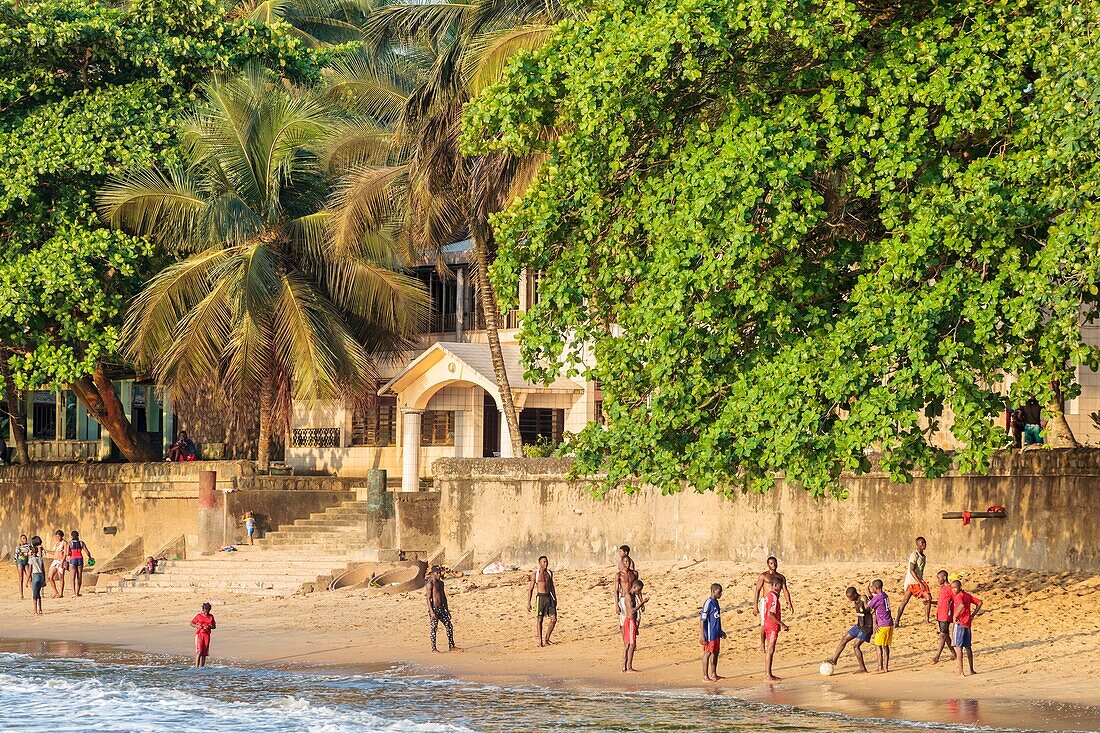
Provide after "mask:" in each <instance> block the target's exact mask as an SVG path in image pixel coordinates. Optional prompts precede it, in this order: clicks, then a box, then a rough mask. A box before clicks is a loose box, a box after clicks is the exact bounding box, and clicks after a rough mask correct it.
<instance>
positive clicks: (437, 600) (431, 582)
mask: <svg viewBox="0 0 1100 733" xmlns="http://www.w3.org/2000/svg"><path fill="white" fill-rule="evenodd" d="M424 591H425V595H426V596H427V599H428V619H429V620H430V622H431V632H430V636H431V639H432V651H433V652H438V651H439V650H438V649H436V648H435V635H436V631H437V629H438V628H439V623H440V622H441V621H442V622H443V626H444V628H446V629H447V651H451V650H452V649H454V648H455V631H454V626H453V625H452V624H451V609H450V608H449V607H448V606H447V592H446V590H445V589H444V587H443V568H441V567H439V566H438V565H433V566H432V574H431V577H429V578H428V582H426V583H425V584H424Z"/></svg>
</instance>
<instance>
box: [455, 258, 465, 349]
mask: <svg viewBox="0 0 1100 733" xmlns="http://www.w3.org/2000/svg"><path fill="white" fill-rule="evenodd" d="M465 320H466V268H465V267H462V266H459V268H458V271H457V272H456V273H455V337H456V338H458V340H459V341H461V340H462V334H463V331H464V325H465V324H464V323H463V322H464V321H465Z"/></svg>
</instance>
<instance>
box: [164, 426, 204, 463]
mask: <svg viewBox="0 0 1100 733" xmlns="http://www.w3.org/2000/svg"><path fill="white" fill-rule="evenodd" d="M198 456H199V449H198V448H197V447H196V446H195V443H194V441H192V440H191V438H189V437H188V436H187V431H186V430H181V431H180V433H179V437H177V438H176V442H175V443H173V444H172V447H170V448H169V449H168V456H167V458H165V460H166V461H194V460H196V459H197V458H198Z"/></svg>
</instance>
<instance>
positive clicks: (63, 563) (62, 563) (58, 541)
mask: <svg viewBox="0 0 1100 733" xmlns="http://www.w3.org/2000/svg"><path fill="white" fill-rule="evenodd" d="M53 536H54V543H53V562H51V563H50V569H49V570H48V571H47V572H46V580H48V581H49V583H50V587H51V588H53V597H54V598H64V597H65V569H66V568H67V567H68V562H69V543H68V542H66V541H65V533H64V532H62V531H61V530H60V529H59V530H57V531H56V532H54V533H53ZM59 580H60V581H61V590H58V589H57V581H59Z"/></svg>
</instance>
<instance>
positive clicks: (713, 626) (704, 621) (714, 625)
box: [699, 583, 726, 682]
mask: <svg viewBox="0 0 1100 733" xmlns="http://www.w3.org/2000/svg"><path fill="white" fill-rule="evenodd" d="M721 597H722V586H721V584H719V583H711V586H710V598H708V599H707V600H705V601H703V610H702V611H700V613H699V643H700V644H702V645H703V679H705V680H706V681H707V682H717V681H718V680H720V679H722V678H721V677H719V676H718V653H719V652H720V651H721V649H722V639H725V638H726V632H725V631H722V609H721V607H720V606H719V605H718V600H719V599H720V598H721Z"/></svg>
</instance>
